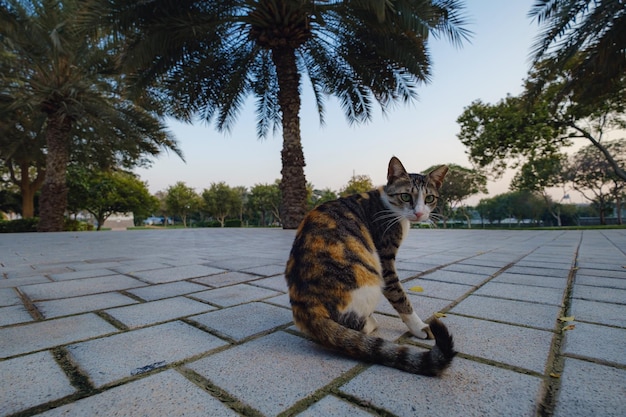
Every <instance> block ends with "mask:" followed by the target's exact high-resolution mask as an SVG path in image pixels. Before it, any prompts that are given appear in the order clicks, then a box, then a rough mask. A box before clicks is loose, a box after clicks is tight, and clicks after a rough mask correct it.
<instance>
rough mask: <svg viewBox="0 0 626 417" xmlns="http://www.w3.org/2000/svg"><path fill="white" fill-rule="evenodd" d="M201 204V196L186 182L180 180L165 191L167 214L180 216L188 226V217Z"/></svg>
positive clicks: (184, 224) (185, 225)
mask: <svg viewBox="0 0 626 417" xmlns="http://www.w3.org/2000/svg"><path fill="white" fill-rule="evenodd" d="M200 205H201V199H200V196H199V195H198V194H197V193H196V191H195V190H194V189H193V188H191V187H188V186H187V185H186V184H185V183H184V182H182V181H178V182H177V183H176V184H174V185H172V186H170V187H168V188H167V190H166V191H165V206H166V211H167V214H169V215H172V216H180V218H181V219H182V221H183V226H184V227H187V217H188V216H189V214H190V213H193V212H195V211H197V210H198V208H199V207H200Z"/></svg>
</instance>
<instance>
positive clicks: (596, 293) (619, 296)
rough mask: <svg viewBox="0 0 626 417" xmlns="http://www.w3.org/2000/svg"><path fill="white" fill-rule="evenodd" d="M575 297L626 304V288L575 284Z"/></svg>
mask: <svg viewBox="0 0 626 417" xmlns="http://www.w3.org/2000/svg"><path fill="white" fill-rule="evenodd" d="M572 297H573V298H580V299H581V300H592V301H605V302H609V303H621V304H626V289H623V290H620V289H616V288H606V287H590V286H588V285H574V291H573V293H572Z"/></svg>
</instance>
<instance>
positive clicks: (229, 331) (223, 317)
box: [190, 303, 293, 340]
mask: <svg viewBox="0 0 626 417" xmlns="http://www.w3.org/2000/svg"><path fill="white" fill-rule="evenodd" d="M190 319H191V320H193V321H195V322H197V323H200V324H201V325H203V326H206V327H207V328H209V329H213V330H215V331H217V332H219V333H220V334H223V335H225V336H227V337H230V338H232V339H234V340H242V339H245V338H247V337H250V336H253V335H256V334H259V333H262V332H265V331H267V330H271V329H273V328H276V327H278V326H282V325H285V324H287V323H289V322H290V321H292V320H293V318H292V315H291V311H289V310H287V309H284V308H281V307H276V306H273V305H269V304H265V303H250V304H243V305H239V306H235V307H230V308H224V309H221V310H217V311H212V312H209V313H205V314H201V315H198V316H192V317H190Z"/></svg>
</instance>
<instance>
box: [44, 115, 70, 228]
mask: <svg viewBox="0 0 626 417" xmlns="http://www.w3.org/2000/svg"><path fill="white" fill-rule="evenodd" d="M47 122H48V125H47V127H46V145H47V148H48V155H47V156H46V178H45V180H44V183H43V186H42V187H41V198H40V201H39V215H40V220H39V226H38V228H37V230H38V231H39V232H60V231H63V215H64V213H65V208H66V207H67V184H66V182H65V178H66V172H67V164H68V162H69V135H70V129H71V127H72V122H71V120H70V119H69V117H63V116H59V115H57V114H54V113H53V114H50V115H49V116H48V121H47Z"/></svg>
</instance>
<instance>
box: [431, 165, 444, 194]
mask: <svg viewBox="0 0 626 417" xmlns="http://www.w3.org/2000/svg"><path fill="white" fill-rule="evenodd" d="M447 173H448V167H447V166H446V165H442V166H440V167H439V168H436V169H433V170H432V171H430V172H429V173H428V178H430V180H431V181H432V182H434V183H435V187H437V189H440V188H441V184H443V179H444V177H445V176H446V174H447Z"/></svg>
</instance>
